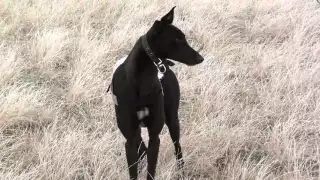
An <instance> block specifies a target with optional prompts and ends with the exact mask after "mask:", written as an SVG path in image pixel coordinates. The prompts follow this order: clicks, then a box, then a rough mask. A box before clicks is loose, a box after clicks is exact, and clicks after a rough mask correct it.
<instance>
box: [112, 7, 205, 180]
mask: <svg viewBox="0 0 320 180" xmlns="http://www.w3.org/2000/svg"><path fill="white" fill-rule="evenodd" d="M175 7H176V6H174V7H173V8H172V9H171V10H170V11H169V12H168V13H167V14H166V15H164V16H163V17H162V18H161V20H160V21H159V20H156V21H155V22H154V24H153V25H152V27H151V28H150V29H149V30H148V31H147V33H146V34H144V35H142V36H141V37H140V38H139V39H138V40H137V42H136V43H135V45H134V47H133V49H132V50H131V51H130V53H129V54H128V55H127V56H126V57H124V58H122V59H121V60H120V62H118V63H117V65H116V68H114V71H113V74H112V80H111V84H110V86H109V88H110V90H111V94H112V97H113V100H114V103H115V105H114V108H115V113H116V120H117V125H118V128H119V129H120V131H121V133H122V135H123V136H124V137H125V139H126V143H125V152H126V157H127V163H128V168H129V176H130V179H134V180H136V179H137V176H138V172H137V163H138V162H139V160H141V159H142V158H143V157H144V156H145V155H147V162H148V168H147V170H148V175H147V180H152V179H154V177H155V173H156V166H157V161H158V153H159V145H160V138H159V134H160V132H161V131H162V129H163V126H164V124H166V125H167V126H168V129H169V132H170V136H171V139H172V141H173V143H174V147H175V156H176V159H177V164H178V168H182V167H183V165H184V160H183V156H182V151H181V145H180V142H179V139H180V125H179V119H178V109H179V101H180V89H179V83H178V80H177V78H176V76H175V74H174V73H173V71H172V70H171V69H170V66H173V65H174V63H173V62H172V61H170V60H169V59H171V60H174V61H177V62H180V63H183V64H186V65H188V66H193V65H197V64H199V63H201V62H202V61H203V59H204V58H203V57H202V56H201V55H200V54H199V53H198V52H197V51H195V50H194V49H193V48H191V47H190V45H189V44H188V43H187V41H186V38H185V35H184V33H183V32H182V31H181V30H180V29H178V28H177V27H175V26H174V25H172V22H173V18H174V9H175ZM109 88H108V91H109ZM141 127H146V128H147V129H148V133H149V143H148V148H147V147H146V145H145V144H144V142H143V141H142V138H141Z"/></svg>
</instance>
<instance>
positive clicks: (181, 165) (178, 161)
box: [177, 158, 184, 170]
mask: <svg viewBox="0 0 320 180" xmlns="http://www.w3.org/2000/svg"><path fill="white" fill-rule="evenodd" d="M177 167H178V169H179V170H180V169H182V168H183V167H184V160H183V159H182V158H181V159H178V160H177Z"/></svg>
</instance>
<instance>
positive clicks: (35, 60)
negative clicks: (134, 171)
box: [0, 0, 320, 180]
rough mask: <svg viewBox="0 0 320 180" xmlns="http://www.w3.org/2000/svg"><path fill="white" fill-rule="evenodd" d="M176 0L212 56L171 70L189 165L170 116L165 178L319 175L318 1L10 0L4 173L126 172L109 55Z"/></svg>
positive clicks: (3, 50) (73, 175)
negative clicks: (178, 162) (176, 145)
mask: <svg viewBox="0 0 320 180" xmlns="http://www.w3.org/2000/svg"><path fill="white" fill-rule="evenodd" d="M174 5H177V8H176V16H175V17H176V18H175V21H174V24H175V25H177V26H178V27H180V28H181V29H182V30H183V31H184V32H185V33H186V34H187V36H188V37H189V39H188V40H189V42H190V43H191V44H192V46H194V47H196V48H199V47H200V46H203V49H202V51H201V53H202V54H203V55H204V57H205V59H206V60H205V62H204V63H203V64H201V65H198V66H195V67H187V66H185V65H181V64H178V65H177V66H175V67H174V68H173V69H174V71H175V72H176V74H177V77H178V78H179V80H180V85H181V90H182V99H181V109H180V119H181V124H182V125H181V126H182V140H181V141H182V146H183V150H184V153H185V158H186V167H185V168H184V170H183V173H180V172H177V171H176V169H175V159H174V154H173V151H174V150H173V146H172V142H171V139H170V137H169V134H168V130H167V128H166V127H165V128H164V130H163V133H162V135H161V147H160V155H159V156H160V157H159V164H158V170H157V179H173V178H174V177H176V176H177V175H178V174H180V175H181V174H183V175H182V176H183V177H184V179H226V180H229V179H235V180H240V179H241V180H250V179H285V180H294V179H297V180H298V179H299V180H306V179H317V178H319V169H320V167H319V163H320V118H319V117H320V41H319V39H320V4H318V3H317V2H316V0H309V1H306V0H295V1H294V0H256V1H254V0H239V1H236V2H235V1H231V0H203V1H192V0H176V1H174V2H172V1H166V3H164V1H156V0H151V1H142V0H136V1H125V0H120V1H118V0H68V1H63V0H28V1H20V0H1V1H0V178H1V180H18V179H19V180H28V179H45V180H47V179H52V180H61V179H95V180H96V179H121V180H122V179H128V171H127V165H126V160H125V153H124V139H123V137H122V135H121V133H120V132H119V131H118V129H117V128H116V124H115V117H114V110H113V104H112V100H111V97H110V95H109V94H108V93H106V89H107V86H108V83H109V81H110V74H111V70H112V66H113V64H114V63H115V61H116V59H117V58H119V57H121V56H123V55H124V54H125V53H128V51H130V49H131V48H132V46H133V44H134V43H135V41H136V39H137V38H138V37H139V36H141V35H142V34H143V33H145V32H146V30H147V29H148V28H149V27H150V26H151V25H152V23H153V21H154V20H155V19H157V18H160V17H161V16H162V15H164V13H166V12H167V11H168V10H169V9H170V8H171V7H172V6H174ZM143 135H144V137H145V138H147V134H146V132H145V131H144V132H143ZM145 165H146V162H144V163H143V164H142V166H141V168H143V169H142V174H141V175H140V176H141V178H142V179H144V177H145V174H146V172H145V171H146V167H145Z"/></svg>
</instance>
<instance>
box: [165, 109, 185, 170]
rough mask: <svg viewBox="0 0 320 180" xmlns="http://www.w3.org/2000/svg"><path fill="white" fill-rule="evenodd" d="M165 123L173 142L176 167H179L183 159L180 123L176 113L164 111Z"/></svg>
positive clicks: (182, 164)
mask: <svg viewBox="0 0 320 180" xmlns="http://www.w3.org/2000/svg"><path fill="white" fill-rule="evenodd" d="M166 125H167V126H168V129H169V133H170V136H171V139H172V141H173V144H174V149H175V156H176V159H177V163H178V168H179V169H181V168H183V166H184V160H183V156H182V150H181V145H180V124H179V119H178V115H177V113H173V114H169V113H166Z"/></svg>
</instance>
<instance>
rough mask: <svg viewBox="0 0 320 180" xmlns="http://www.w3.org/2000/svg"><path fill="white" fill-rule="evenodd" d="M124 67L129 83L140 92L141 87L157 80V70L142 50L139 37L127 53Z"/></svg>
mask: <svg viewBox="0 0 320 180" xmlns="http://www.w3.org/2000/svg"><path fill="white" fill-rule="evenodd" d="M124 66H125V70H126V73H127V78H128V80H129V83H130V84H131V86H133V88H138V89H140V91H141V87H145V86H148V85H147V84H150V83H153V81H155V80H157V78H158V77H157V73H158V69H157V68H156V66H155V65H154V63H153V61H152V60H151V59H150V57H149V56H148V55H147V53H146V51H145V50H144V48H143V46H142V39H141V37H140V38H139V39H138V41H137V42H136V44H135V45H134V47H133V49H132V50H131V52H130V53H129V55H128V57H127V61H126V62H125V64H124ZM144 83H145V84H144ZM150 85H152V84H150Z"/></svg>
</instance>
